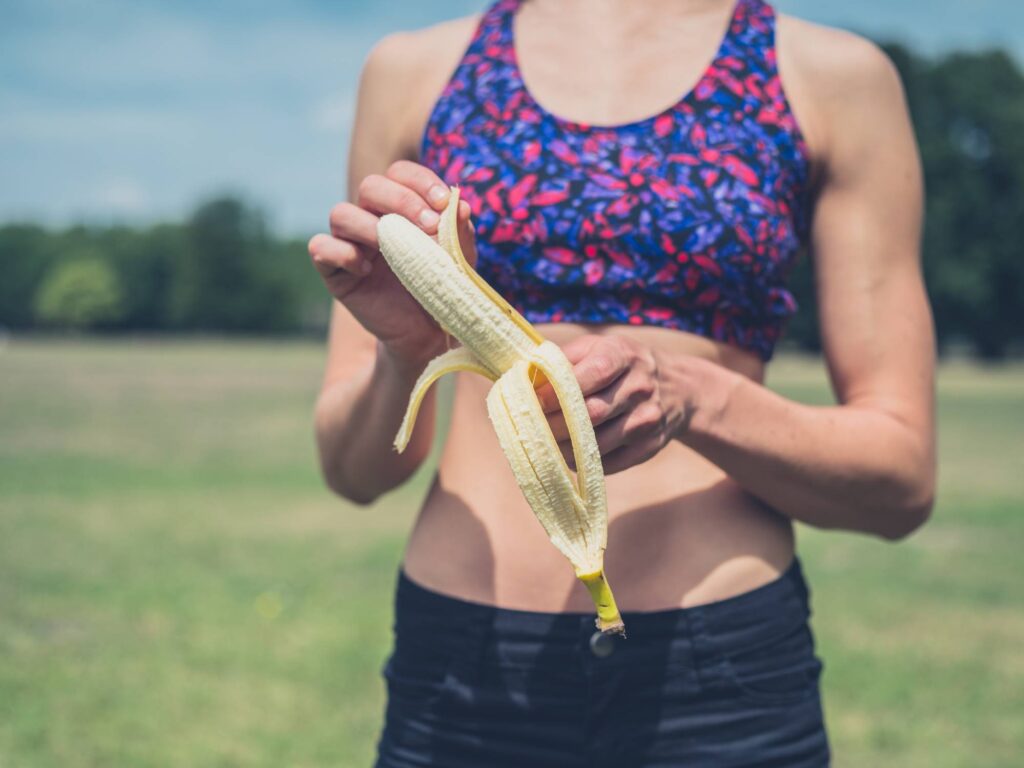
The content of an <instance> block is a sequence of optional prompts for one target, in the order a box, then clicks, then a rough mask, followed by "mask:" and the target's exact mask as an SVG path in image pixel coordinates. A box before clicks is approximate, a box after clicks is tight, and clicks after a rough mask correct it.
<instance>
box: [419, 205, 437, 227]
mask: <svg viewBox="0 0 1024 768" xmlns="http://www.w3.org/2000/svg"><path fill="white" fill-rule="evenodd" d="M440 220H441V217H440V216H438V215H437V214H436V213H434V212H433V211H431V210H430V209H429V208H424V209H423V211H422V212H421V213H420V223H421V224H423V226H425V227H432V226H434V225H435V224H437V222H439V221H440Z"/></svg>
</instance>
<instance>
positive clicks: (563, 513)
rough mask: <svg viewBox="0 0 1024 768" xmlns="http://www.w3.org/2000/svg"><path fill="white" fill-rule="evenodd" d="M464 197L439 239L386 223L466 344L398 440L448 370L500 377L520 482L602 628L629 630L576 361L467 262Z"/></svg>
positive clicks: (412, 411) (416, 394) (504, 420)
mask: <svg viewBox="0 0 1024 768" xmlns="http://www.w3.org/2000/svg"><path fill="white" fill-rule="evenodd" d="M458 206H459V189H458V187H451V195H450V197H449V199H448V205H447V207H446V208H445V210H444V212H443V213H442V214H441V222H440V225H439V227H438V235H437V241H436V242H435V240H434V239H433V238H432V237H430V236H429V235H427V234H426V233H425V232H423V230H421V229H420V228H419V227H417V226H416V225H415V224H413V223H412V222H410V221H409V220H408V219H406V218H404V217H403V216H400V215H398V214H393V213H391V214H386V215H384V216H382V217H381V218H380V221H379V222H378V224H377V238H378V241H379V242H380V249H381V253H382V254H383V256H384V259H385V260H386V261H387V263H388V265H389V266H390V267H391V270H392V272H394V274H395V275H396V276H397V277H398V279H399V281H400V282H401V283H402V285H404V286H405V288H406V289H407V290H408V291H409V293H410V294H412V296H413V297H414V298H415V299H416V300H417V301H418V302H419V303H420V304H421V305H422V306H423V308H424V309H425V310H426V311H427V312H428V313H429V314H430V315H431V316H432V317H433V318H434V319H435V320H436V321H437V322H438V324H439V325H440V326H441V327H442V328H443V329H444V330H445V331H446V332H447V333H448V334H450V335H451V336H454V337H455V338H456V339H458V340H459V342H460V343H461V345H462V346H459V347H455V348H454V349H449V350H448V351H447V352H444V353H442V354H441V355H439V356H438V357H436V358H434V360H432V361H431V362H430V363H429V364H428V365H427V367H426V369H425V370H424V371H423V373H422V374H421V375H420V377H419V379H418V380H417V381H416V384H415V385H414V387H413V391H412V394H411V395H410V397H409V405H408V408H407V409H406V413H405V416H404V418H403V420H402V424H401V426H400V427H399V430H398V433H397V435H396V436H395V443H394V444H395V448H396V450H398V451H403V450H405V448H406V446H407V445H408V442H409V438H410V436H411V433H412V429H413V426H414V425H415V423H416V415H417V413H418V412H419V407H420V403H421V402H422V400H423V396H424V395H425V394H426V392H427V391H428V390H429V389H430V387H431V386H432V385H433V384H434V382H435V381H437V380H438V379H439V378H441V377H442V376H444V375H446V374H448V373H454V372H455V371H471V372H473V373H477V374H480V375H481V376H486V377H487V378H489V379H490V380H491V381H493V382H494V385H493V386H492V387H491V389H490V392H489V393H488V395H487V414H488V416H489V417H490V420H491V424H492V425H493V427H494V430H495V434H496V435H497V437H498V443H499V444H500V445H501V448H502V450H503V451H504V453H505V456H506V457H507V458H508V461H509V465H510V466H511V468H512V473H513V475H514V476H515V479H516V483H517V484H518V485H519V487H520V489H521V490H522V492H523V495H524V497H525V498H526V501H527V503H528V504H529V505H530V508H531V509H532V510H533V512H534V514H535V515H536V517H537V519H538V520H539V521H540V523H541V525H542V526H543V527H544V530H545V532H546V533H547V535H548V538H549V539H550V540H551V543H552V544H553V545H554V546H555V547H556V548H557V549H558V550H559V551H560V552H561V553H562V554H563V555H565V557H566V558H567V559H568V560H569V562H570V563H572V566H573V569H574V571H575V573H576V576H577V577H578V578H579V579H580V580H581V581H582V582H583V584H584V585H585V586H586V587H587V590H588V592H589V593H590V595H591V597H592V598H593V600H594V605H595V607H596V608H597V620H596V624H597V627H598V628H599V629H601V630H602V631H603V632H607V633H619V634H625V628H624V625H623V622H622V617H621V615H620V614H619V610H618V608H617V606H616V605H615V598H614V597H613V595H612V592H611V588H610V587H609V586H608V581H607V579H606V578H605V574H604V551H605V548H606V546H607V541H608V500H607V496H606V493H605V483H604V470H603V468H602V466H601V454H600V451H599V450H598V447H597V439H596V437H595V435H594V428H593V425H592V424H591V421H590V417H589V415H588V413H587V407H586V404H585V403H584V401H583V393H582V392H581V390H580V386H579V383H578V382H577V380H576V377H575V375H574V374H573V371H572V364H571V363H570V362H569V361H568V359H567V358H566V357H565V355H564V354H563V352H562V350H561V349H560V348H559V347H558V345H556V344H555V343H553V342H551V341H549V340H547V339H545V338H544V337H543V336H541V335H540V334H539V333H538V332H537V330H536V329H535V328H534V327H533V326H532V325H530V323H529V322H528V321H527V320H526V319H525V318H524V317H523V316H522V315H521V314H520V313H519V312H517V311H516V309H515V308H514V307H512V306H511V305H510V304H509V303H508V302H507V301H506V300H505V299H504V298H502V296H501V295H500V294H498V293H497V291H495V290H494V289H493V288H492V287H491V286H490V285H488V284H487V282H486V281H484V279H483V278H482V277H480V275H479V274H477V272H476V270H475V269H473V267H472V266H470V264H469V263H468V262H467V261H466V259H465V256H464V255H463V253H462V248H461V246H460V244H459V236H458V228H457V216H458ZM545 381H546V382H550V384H551V387H552V389H553V390H554V393H555V395H556V396H557V398H558V403H559V406H560V407H561V409H562V413H563V414H564V416H565V420H566V424H567V425H568V427H569V433H570V437H571V441H572V449H573V457H574V459H575V463H576V473H575V475H574V474H573V472H572V471H571V470H570V469H569V467H568V465H567V464H566V462H565V458H564V457H563V456H562V452H561V451H560V450H559V448H558V443H557V442H556V441H555V438H554V435H552V433H551V428H550V426H549V425H548V422H547V418H546V417H545V415H544V411H543V409H542V408H541V405H540V402H539V401H538V399H537V393H536V389H537V387H538V386H541V385H542V384H543V383H544V382H545Z"/></svg>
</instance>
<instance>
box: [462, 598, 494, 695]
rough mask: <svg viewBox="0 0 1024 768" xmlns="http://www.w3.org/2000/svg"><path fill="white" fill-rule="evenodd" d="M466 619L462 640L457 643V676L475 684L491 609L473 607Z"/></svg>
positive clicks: (467, 682) (477, 679)
mask: <svg viewBox="0 0 1024 768" xmlns="http://www.w3.org/2000/svg"><path fill="white" fill-rule="evenodd" d="M466 619H467V621H466V626H465V627H464V629H463V632H464V637H463V642H461V643H460V644H459V646H460V648H461V652H460V654H459V655H460V658H459V659H458V661H456V667H457V668H458V669H459V677H460V678H461V679H462V680H464V681H465V682H466V684H467V685H470V686H475V685H476V684H477V683H478V682H479V680H480V669H481V667H482V666H483V662H484V656H485V654H486V651H487V647H486V646H487V642H488V641H489V639H490V637H491V631H492V625H493V623H494V622H493V621H492V620H490V619H491V611H489V610H488V609H487V608H486V607H484V606H479V607H474V610H473V611H472V613H470V614H469V615H468V616H467V617H466Z"/></svg>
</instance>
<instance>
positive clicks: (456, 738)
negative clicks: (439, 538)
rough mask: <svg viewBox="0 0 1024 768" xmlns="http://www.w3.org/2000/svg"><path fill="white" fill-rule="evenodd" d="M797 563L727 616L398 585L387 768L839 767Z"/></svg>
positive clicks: (735, 602)
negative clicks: (528, 607) (615, 626)
mask: <svg viewBox="0 0 1024 768" xmlns="http://www.w3.org/2000/svg"><path fill="white" fill-rule="evenodd" d="M809 616H810V608H809V593H808V589H807V585H806V583H805V581H804V579H803V574H802V570H801V567H800V562H799V560H797V559H794V560H793V563H792V565H790V567H789V568H788V569H787V571H786V572H785V573H784V574H783V575H782V576H780V577H779V578H778V579H776V580H774V581H772V582H770V583H768V584H766V585H764V586H762V587H758V588H757V589H754V590H752V591H750V592H746V593H743V594H741V595H737V596H736V597H731V598H728V599H725V600H722V601H719V602H715V603H709V604H705V605H699V606H695V607H692V608H681V609H675V610H666V611H654V612H624V613H623V619H624V621H625V623H626V632H627V633H628V637H627V638H625V639H623V638H618V637H610V636H606V635H602V634H600V633H598V632H597V631H596V630H595V628H594V615H593V614H591V613H547V612H532V611H518V610H511V609H505V608H496V607H494V606H489V605H484V604H479V603H472V602H467V601H463V600H459V599H455V598H452V597H449V596H447V595H442V594H439V593H437V592H434V591H432V590H429V589H426V588H424V587H423V586H421V585H419V584H417V583H415V582H413V581H412V580H411V579H410V578H409V577H408V576H406V575H405V573H404V572H399V576H398V585H397V589H396V593H395V622H394V648H393V651H392V653H391V655H390V657H389V659H388V661H387V663H386V664H385V666H384V670H383V674H384V679H385V681H386V684H387V696H388V698H387V709H386V714H385V723H384V729H383V733H382V735H381V737H380V740H379V743H378V755H377V762H376V767H377V768H413V766H440V767H441V768H506V767H507V768H577V766H578V767H579V768H584V766H586V767H587V768H606V767H607V768H612V766H614V767H615V768H668V767H669V766H672V767H673V768H676V767H677V766H691V767H693V768H697V767H698V766H702V767H703V766H709V767H710V766H715V768H723V767H724V766H764V767H765V768H767V767H768V766H779V768H783V767H785V768H804V767H806V768H811V766H814V768H818V767H819V766H827V765H829V744H828V738H827V736H826V731H825V723H824V718H823V715H822V708H821V698H820V692H819V687H818V681H819V677H820V674H821V670H822V663H821V661H820V659H819V658H818V657H817V656H816V655H815V648H814V639H813V637H812V634H811V629H810V626H809V624H808V619H809Z"/></svg>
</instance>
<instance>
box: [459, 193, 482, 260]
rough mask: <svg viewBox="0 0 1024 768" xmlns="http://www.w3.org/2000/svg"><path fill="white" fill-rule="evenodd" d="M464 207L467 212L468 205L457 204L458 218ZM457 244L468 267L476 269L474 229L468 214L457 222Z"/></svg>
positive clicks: (476, 257) (476, 256)
mask: <svg viewBox="0 0 1024 768" xmlns="http://www.w3.org/2000/svg"><path fill="white" fill-rule="evenodd" d="M463 205H465V206H466V210H467V211H468V210H469V204H468V203H460V204H459V216H460V217H461V216H462V210H463V208H462V206H463ZM459 244H460V245H461V246H462V255H463V256H465V257H466V261H468V262H469V266H471V267H474V268H475V267H476V263H477V260H478V258H479V257H478V255H477V250H476V227H474V226H473V222H472V221H470V219H469V213H467V214H466V216H465V218H464V219H460V221H459Z"/></svg>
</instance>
